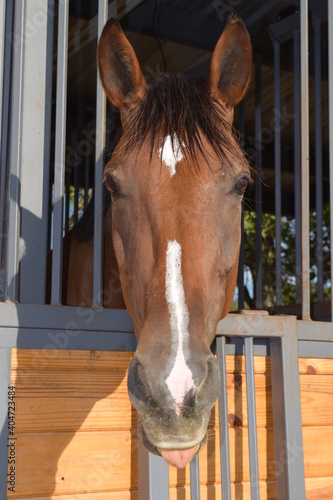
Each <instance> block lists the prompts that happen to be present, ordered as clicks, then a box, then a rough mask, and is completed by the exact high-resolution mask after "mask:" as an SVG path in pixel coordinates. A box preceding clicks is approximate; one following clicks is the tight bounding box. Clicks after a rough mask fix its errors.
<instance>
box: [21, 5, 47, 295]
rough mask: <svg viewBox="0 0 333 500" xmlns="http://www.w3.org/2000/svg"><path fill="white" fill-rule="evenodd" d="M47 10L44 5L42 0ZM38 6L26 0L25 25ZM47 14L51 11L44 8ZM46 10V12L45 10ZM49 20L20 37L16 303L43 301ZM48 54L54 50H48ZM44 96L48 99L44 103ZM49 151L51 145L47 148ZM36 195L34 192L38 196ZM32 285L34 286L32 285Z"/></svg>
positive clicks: (45, 246)
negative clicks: (20, 250)
mask: <svg viewBox="0 0 333 500" xmlns="http://www.w3.org/2000/svg"><path fill="white" fill-rule="evenodd" d="M45 8H47V3H46V4H45ZM40 12H41V6H40V5H39V4H38V2H37V0H35V1H31V2H26V8H25V26H27V27H28V26H30V25H33V24H34V19H35V16H36V14H40ZM48 13H49V12H48ZM44 14H45V13H44ZM45 17H46V20H47V22H45V23H41V24H40V25H38V26H36V30H35V32H34V36H33V37H29V36H26V33H25V37H24V64H23V89H22V131H21V148H22V152H21V156H22V166H21V177H20V181H21V196H20V212H21V232H20V238H21V248H22V246H23V244H24V252H22V256H21V261H20V277H19V290H20V293H19V300H20V302H26V303H34V304H42V303H44V302H45V282H46V257H47V252H46V249H47V227H48V216H47V210H46V207H47V199H48V186H49V168H48V167H49V161H50V159H49V157H48V158H47V163H46V165H44V160H45V153H46V150H47V149H48V148H47V147H45V146H46V145H47V144H49V141H50V135H49V136H46V131H48V133H49V134H50V116H48V117H47V116H46V111H47V107H48V111H49V113H50V112H51V107H50V104H51V103H50V99H51V91H50V90H49V91H48V95H47V86H48V84H49V85H50V84H51V85H52V80H51V79H50V80H49V81H47V77H49V78H50V69H49V68H48V66H49V67H50V65H51V68H52V63H53V60H52V57H51V60H50V59H49V60H48V52H49V55H50V52H51V51H50V50H48V43H51V49H52V43H53V35H52V33H51V35H52V36H50V34H49V33H48V29H49V28H50V26H51V31H53V30H52V28H53V17H52V16H50V15H48V16H47V15H46V14H45ZM51 54H52V52H51ZM47 97H48V98H49V103H47V100H46V99H47ZM48 152H49V149H48ZM37 193H38V195H33V194H37ZM31 283H33V284H34V286H33V287H32V286H31Z"/></svg>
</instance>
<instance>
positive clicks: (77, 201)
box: [72, 123, 80, 224]
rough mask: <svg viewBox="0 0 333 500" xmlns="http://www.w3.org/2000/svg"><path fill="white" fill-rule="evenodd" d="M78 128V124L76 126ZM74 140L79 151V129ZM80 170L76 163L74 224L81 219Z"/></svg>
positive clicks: (75, 147)
mask: <svg viewBox="0 0 333 500" xmlns="http://www.w3.org/2000/svg"><path fill="white" fill-rule="evenodd" d="M76 126H77V127H78V126H79V125H78V123H77V124H76ZM72 140H73V146H74V150H75V151H77V146H78V143H79V138H78V128H76V130H74V132H73V134H72ZM79 168H80V163H79V162H76V164H75V167H74V214H73V222H74V224H76V223H77V221H78V217H79V194H80V193H79V190H80V183H79Z"/></svg>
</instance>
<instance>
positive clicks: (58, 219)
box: [51, 0, 69, 304]
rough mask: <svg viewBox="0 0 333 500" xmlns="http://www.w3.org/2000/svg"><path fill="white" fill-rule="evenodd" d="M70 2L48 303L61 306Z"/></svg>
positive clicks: (63, 12) (62, 10)
mask: <svg viewBox="0 0 333 500" xmlns="http://www.w3.org/2000/svg"><path fill="white" fill-rule="evenodd" d="M68 18H69V0H63V1H62V2H59V11H58V52H57V94H56V136H55V162H54V209H53V214H54V215H53V256H52V289H51V303H52V304H60V303H61V291H62V290H61V287H62V238H63V200H64V180H65V153H66V109H67V62H68V61H67V55H68Z"/></svg>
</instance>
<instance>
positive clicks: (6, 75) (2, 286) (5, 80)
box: [0, 2, 14, 300]
mask: <svg viewBox="0 0 333 500" xmlns="http://www.w3.org/2000/svg"><path fill="white" fill-rule="evenodd" d="M3 4H4V5H6V2H3ZM5 14H6V18H5V19H3V20H2V21H3V22H4V23H5V24H4V28H5V33H4V40H3V42H4V47H3V49H4V52H3V56H4V61H3V67H2V69H3V74H2V77H1V78H2V93H1V105H2V109H1V115H0V120H1V148H0V165H1V168H0V269H1V271H0V273H1V274H0V297H1V300H4V299H5V295H6V281H7V278H6V271H5V267H6V264H5V263H6V255H7V253H6V243H7V240H6V233H7V229H8V227H7V225H6V217H7V216H6V211H7V202H8V198H7V190H6V188H7V183H8V167H7V165H8V161H7V160H8V156H7V155H8V136H9V129H10V121H9V115H10V112H9V110H10V83H11V81H10V76H11V54H12V44H11V43H9V42H10V40H9V39H8V35H9V34H10V33H12V32H13V31H14V29H13V18H14V2H11V3H8V2H7V7H6V11H5ZM5 41H6V42H5Z"/></svg>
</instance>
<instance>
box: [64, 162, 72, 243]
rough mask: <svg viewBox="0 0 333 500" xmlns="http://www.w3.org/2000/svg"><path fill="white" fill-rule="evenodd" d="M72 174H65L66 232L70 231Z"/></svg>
mask: <svg viewBox="0 0 333 500" xmlns="http://www.w3.org/2000/svg"><path fill="white" fill-rule="evenodd" d="M70 192H71V174H70V172H66V174H65V233H66V234H67V233H68V231H69V229H70V228H69V219H70V216H69V208H70V201H71V200H70V198H71V194H70Z"/></svg>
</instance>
